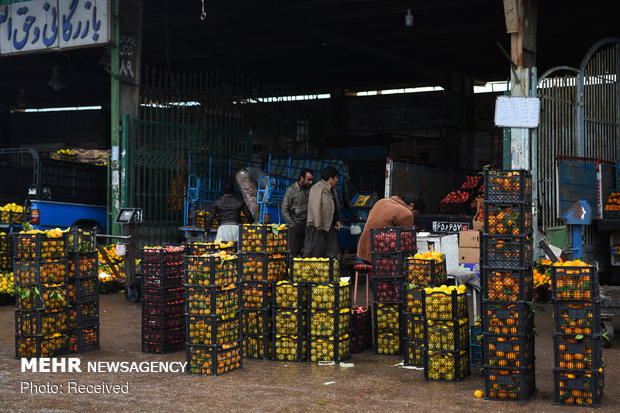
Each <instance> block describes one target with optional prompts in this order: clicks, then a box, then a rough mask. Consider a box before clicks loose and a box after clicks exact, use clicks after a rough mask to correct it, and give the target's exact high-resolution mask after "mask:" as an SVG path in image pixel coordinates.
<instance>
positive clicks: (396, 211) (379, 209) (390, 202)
mask: <svg viewBox="0 0 620 413" xmlns="http://www.w3.org/2000/svg"><path fill="white" fill-rule="evenodd" d="M425 210H426V202H424V198H423V197H422V194H415V193H413V192H410V193H408V194H405V195H403V196H402V197H401V196H398V195H394V196H392V197H390V198H383V199H380V200H379V201H377V203H376V204H375V206H373V207H372V209H371V210H370V212H369V213H368V219H367V220H366V225H364V231H363V232H362V235H361V236H360V241H359V243H358V244H357V257H358V258H360V259H362V260H363V261H364V262H366V263H368V264H370V263H371V260H372V257H371V255H370V252H371V248H370V230H371V229H383V228H385V227H387V226H392V227H412V226H413V216H414V215H417V214H418V213H423V212H424V211H425Z"/></svg>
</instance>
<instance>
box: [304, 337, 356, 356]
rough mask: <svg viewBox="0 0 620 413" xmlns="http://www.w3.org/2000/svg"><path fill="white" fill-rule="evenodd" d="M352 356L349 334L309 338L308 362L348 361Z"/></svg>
mask: <svg viewBox="0 0 620 413" xmlns="http://www.w3.org/2000/svg"><path fill="white" fill-rule="evenodd" d="M350 356H351V339H350V337H349V335H348V334H345V335H344V336H331V337H309V338H308V361H311V362H317V361H335V362H339V361H342V360H346V359H348V358H349V357H350Z"/></svg>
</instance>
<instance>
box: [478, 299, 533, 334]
mask: <svg viewBox="0 0 620 413" xmlns="http://www.w3.org/2000/svg"><path fill="white" fill-rule="evenodd" d="M533 329H534V312H533V310H532V308H531V303H529V302H516V303H502V302H499V303H498V302H492V301H483V302H482V332H483V333H488V334H501V335H508V334H510V335H516V334H519V335H527V334H531V333H532V331H533Z"/></svg>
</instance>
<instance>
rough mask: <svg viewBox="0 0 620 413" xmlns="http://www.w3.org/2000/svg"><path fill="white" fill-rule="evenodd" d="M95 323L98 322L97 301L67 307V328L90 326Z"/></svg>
mask: <svg viewBox="0 0 620 413" xmlns="http://www.w3.org/2000/svg"><path fill="white" fill-rule="evenodd" d="M97 324H99V301H92V302H90V303H81V304H75V305H73V306H71V307H69V328H76V327H78V326H80V327H90V326H94V325H97Z"/></svg>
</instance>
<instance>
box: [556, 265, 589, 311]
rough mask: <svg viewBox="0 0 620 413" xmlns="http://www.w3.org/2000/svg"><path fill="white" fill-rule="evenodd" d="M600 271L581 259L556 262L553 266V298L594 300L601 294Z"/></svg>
mask: <svg viewBox="0 0 620 413" xmlns="http://www.w3.org/2000/svg"><path fill="white" fill-rule="evenodd" d="M598 280H599V278H598V271H597V270H596V268H595V267H593V266H591V265H588V264H586V263H585V262H583V261H581V260H574V261H565V262H556V263H554V264H553V266H552V267H551V298H552V299H553V300H556V301H558V300H571V301H575V300H592V299H596V298H598V296H599V284H598Z"/></svg>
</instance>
